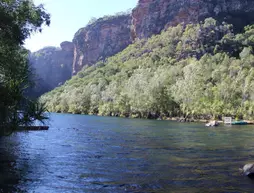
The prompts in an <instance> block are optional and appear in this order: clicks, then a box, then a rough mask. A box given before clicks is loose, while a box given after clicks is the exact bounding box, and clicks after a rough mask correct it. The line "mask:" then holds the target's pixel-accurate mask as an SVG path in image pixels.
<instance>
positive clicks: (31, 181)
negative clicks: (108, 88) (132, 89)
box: [0, 114, 254, 193]
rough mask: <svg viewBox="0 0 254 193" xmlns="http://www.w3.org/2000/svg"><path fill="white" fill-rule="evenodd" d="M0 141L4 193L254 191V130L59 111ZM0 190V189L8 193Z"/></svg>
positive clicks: (0, 181)
mask: <svg viewBox="0 0 254 193" xmlns="http://www.w3.org/2000/svg"><path fill="white" fill-rule="evenodd" d="M51 119H52V121H51V128H50V130H48V131H41V132H34V131H33V132H23V133H17V134H14V135H12V136H10V137H2V138H0V188H1V191H2V192H61V193H62V192H92V193H94V192H102V193H103V192H114V193H115V192H116V193H118V192H119V193H120V192H155V193H161V192H190V193H191V192H253V189H254V181H252V180H250V179H248V178H246V177H244V176H241V175H240V174H239V172H238V168H239V167H242V166H243V165H244V164H245V163H247V162H251V161H254V140H253V139H254V127H253V126H247V127H246V126H244V127H218V128H206V127H204V126H203V125H202V124H183V123H174V122H169V121H151V120H134V119H121V118H110V117H95V116H81V115H65V114H52V118H51ZM1 191H0V192H1Z"/></svg>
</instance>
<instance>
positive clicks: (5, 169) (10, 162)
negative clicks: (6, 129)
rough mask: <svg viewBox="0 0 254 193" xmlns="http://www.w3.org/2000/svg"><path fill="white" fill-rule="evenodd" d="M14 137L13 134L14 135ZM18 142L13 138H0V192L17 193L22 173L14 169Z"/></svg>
mask: <svg viewBox="0 0 254 193" xmlns="http://www.w3.org/2000/svg"><path fill="white" fill-rule="evenodd" d="M14 135H15V134H14ZM18 146H19V144H18V140H16V137H15V136H12V137H5V136H1V137H0V192H4V193H5V192H18V191H19V189H18V188H17V186H18V184H19V183H20V180H21V178H22V177H21V176H22V172H21V171H20V170H17V169H16V161H17V159H18V158H17V154H16V152H17V151H16V149H15V148H16V147H18Z"/></svg>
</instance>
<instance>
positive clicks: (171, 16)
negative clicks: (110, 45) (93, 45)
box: [132, 0, 254, 39]
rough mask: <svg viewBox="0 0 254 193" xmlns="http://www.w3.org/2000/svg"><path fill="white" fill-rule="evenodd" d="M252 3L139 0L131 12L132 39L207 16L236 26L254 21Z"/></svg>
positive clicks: (242, 0) (236, 0)
mask: <svg viewBox="0 0 254 193" xmlns="http://www.w3.org/2000/svg"><path fill="white" fill-rule="evenodd" d="M253 13H254V0H139V2H138V6H137V7H136V8H134V9H133V12H132V39H135V38H147V37H150V36H151V35H153V34H158V33H160V32H161V30H163V29H165V28H167V27H168V26H172V25H177V24H179V23H182V22H184V23H186V24H188V23H196V22H199V21H202V20H204V19H205V18H207V17H214V18H215V19H217V20H221V21H227V22H229V23H232V24H235V26H236V27H237V28H238V29H239V28H241V27H242V26H245V25H247V24H249V23H253V21H254V14H253Z"/></svg>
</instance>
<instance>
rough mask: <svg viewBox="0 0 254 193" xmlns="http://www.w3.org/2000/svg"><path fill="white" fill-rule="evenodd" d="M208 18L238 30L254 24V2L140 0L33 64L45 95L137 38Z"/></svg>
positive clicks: (35, 57)
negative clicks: (125, 11) (85, 66)
mask: <svg viewBox="0 0 254 193" xmlns="http://www.w3.org/2000/svg"><path fill="white" fill-rule="evenodd" d="M207 17H214V18H215V19H217V20H220V21H227V22H228V23H232V24H234V26H235V28H236V29H237V30H241V29H242V27H243V26H245V25H247V24H251V23H253V21H254V0H139V1H138V5H137V7H136V8H134V9H133V11H132V13H130V14H123V15H116V16H106V17H103V18H100V19H98V20H95V21H94V22H93V23H91V24H88V25H87V26H86V27H84V28H81V29H80V30H78V32H77V33H76V34H75V36H74V38H73V42H63V43H61V49H58V48H44V49H42V50H40V51H38V52H36V53H33V54H32V57H31V61H32V63H33V66H34V68H35V69H36V71H37V74H38V75H39V78H41V79H42V81H45V82H46V83H45V84H44V85H46V89H45V90H46V91H48V90H51V89H53V88H55V87H56V86H58V85H61V84H62V83H64V82H65V81H66V80H67V79H69V78H71V76H72V75H75V74H77V73H78V72H79V71H80V70H81V69H82V68H83V66H84V65H93V64H95V63H96V62H97V61H99V60H104V59H106V58H107V57H110V56H113V55H115V54H116V53H118V52H120V51H122V50H123V49H125V48H126V47H127V46H128V45H129V44H131V43H132V42H133V41H135V39H136V38H138V39H142V38H148V37H150V36H152V35H153V34H159V33H160V32H161V31H162V30H164V29H166V28H168V27H169V26H173V25H177V24H179V23H185V24H188V23H197V22H199V21H202V20H203V19H205V18H207Z"/></svg>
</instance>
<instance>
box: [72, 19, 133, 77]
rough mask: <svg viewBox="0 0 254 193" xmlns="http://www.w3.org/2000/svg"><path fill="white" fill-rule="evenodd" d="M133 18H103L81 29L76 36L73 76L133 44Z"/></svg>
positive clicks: (74, 41)
mask: <svg viewBox="0 0 254 193" xmlns="http://www.w3.org/2000/svg"><path fill="white" fill-rule="evenodd" d="M130 24H131V16H130V15H119V16H111V17H108V18H105V17H104V18H101V19H98V20H97V21H95V22H94V23H92V24H90V25H88V26H86V27H85V28H82V29H80V30H79V31H78V32H77V33H76V34H75V36H74V39H73V43H74V60H73V74H76V73H77V72H79V71H80V70H81V69H82V67H83V66H84V65H92V64H94V63H96V62H97V61H99V60H104V59H105V58H107V57H109V56H112V55H114V54H116V53H118V52H120V51H122V50H123V49H124V48H126V47H127V46H128V45H129V44H130V43H131V35H130V34H131V30H130Z"/></svg>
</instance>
